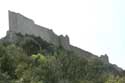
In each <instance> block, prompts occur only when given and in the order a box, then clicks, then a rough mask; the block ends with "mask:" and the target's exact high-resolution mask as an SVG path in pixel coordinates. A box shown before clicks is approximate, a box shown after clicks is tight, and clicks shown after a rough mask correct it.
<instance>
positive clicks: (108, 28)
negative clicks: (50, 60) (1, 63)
mask: <svg viewBox="0 0 125 83" xmlns="http://www.w3.org/2000/svg"><path fill="white" fill-rule="evenodd" d="M124 4H125V0H1V1H0V37H4V36H5V34H6V31H7V30H8V28H9V25H8V10H11V11H15V12H18V13H21V14H23V15H24V16H27V17H29V18H31V19H33V20H34V21H35V23H36V24H39V25H41V26H45V27H47V28H50V29H53V31H54V32H55V33H56V34H58V35H60V34H63V35H65V34H68V35H69V37H70V42H71V44H72V45H75V46H77V47H80V48H82V49H84V50H87V51H89V52H92V53H93V54H96V55H98V56H100V55H101V54H105V53H106V54H108V56H109V58H110V62H111V63H113V64H117V65H118V66H120V67H122V68H124V69H125V65H124V64H125V61H124V59H125V43H124V42H125V38H124V35H125V34H124V33H125V23H124V22H125V5H124Z"/></svg>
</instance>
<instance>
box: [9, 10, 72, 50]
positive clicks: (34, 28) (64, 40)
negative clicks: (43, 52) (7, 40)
mask: <svg viewBox="0 0 125 83" xmlns="http://www.w3.org/2000/svg"><path fill="white" fill-rule="evenodd" d="M9 31H11V32H15V33H21V34H22V35H26V34H28V35H34V36H37V37H41V38H42V39H43V40H45V41H47V42H48V43H52V44H54V45H56V46H59V45H61V46H62V47H64V48H65V49H70V44H69V38H68V36H66V37H64V36H57V35H56V34H55V33H54V32H53V31H52V30H50V29H47V28H45V27H42V26H39V25H37V24H35V23H34V21H33V20H31V19H29V18H27V17H25V16H23V15H21V14H19V13H15V12H11V11H9Z"/></svg>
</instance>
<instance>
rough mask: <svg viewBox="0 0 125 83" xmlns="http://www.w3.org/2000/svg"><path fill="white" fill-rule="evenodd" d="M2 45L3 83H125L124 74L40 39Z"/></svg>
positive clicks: (0, 75)
mask: <svg viewBox="0 0 125 83" xmlns="http://www.w3.org/2000/svg"><path fill="white" fill-rule="evenodd" d="M20 38H21V39H19V41H17V42H16V43H9V42H2V43H1V44H0V83H125V77H124V75H123V74H119V72H118V73H116V71H114V70H113V69H112V65H107V64H104V63H103V62H101V61H100V60H98V59H96V60H95V59H94V60H91V61H88V60H86V59H85V58H82V57H80V56H77V55H76V54H75V53H74V52H72V51H66V50H65V49H63V48H62V47H59V48H56V47H54V46H53V45H51V44H48V43H46V42H45V41H43V40H41V39H40V38H35V39H34V38H33V37H23V36H21V37H20Z"/></svg>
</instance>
